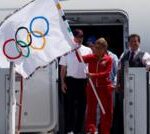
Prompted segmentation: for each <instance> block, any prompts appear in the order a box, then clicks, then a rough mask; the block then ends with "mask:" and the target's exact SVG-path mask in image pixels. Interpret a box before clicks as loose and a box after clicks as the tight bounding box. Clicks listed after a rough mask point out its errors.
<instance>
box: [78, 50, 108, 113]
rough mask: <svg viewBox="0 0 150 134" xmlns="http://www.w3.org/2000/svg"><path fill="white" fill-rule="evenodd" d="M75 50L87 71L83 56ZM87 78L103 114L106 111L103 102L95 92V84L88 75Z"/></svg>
mask: <svg viewBox="0 0 150 134" xmlns="http://www.w3.org/2000/svg"><path fill="white" fill-rule="evenodd" d="M76 52H77V53H78V55H79V57H80V59H81V62H82V63H83V64H84V66H85V67H84V68H85V72H86V73H88V70H87V67H86V65H85V62H84V60H83V58H82V56H81V54H80V52H79V51H78V50H76ZM88 80H89V83H90V85H91V87H92V90H93V92H94V95H95V97H96V99H97V101H98V104H99V106H100V109H101V110H102V113H103V114H105V113H106V112H105V109H104V107H103V104H102V102H101V100H100V97H99V96H98V94H97V91H96V88H95V86H94V83H93V81H92V79H91V78H90V77H88Z"/></svg>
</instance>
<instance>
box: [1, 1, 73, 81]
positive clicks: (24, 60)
mask: <svg viewBox="0 0 150 134" xmlns="http://www.w3.org/2000/svg"><path fill="white" fill-rule="evenodd" d="M0 46H1V51H0V67H4V66H5V65H6V63H7V61H13V62H14V63H15V70H16V71H17V72H18V73H19V74H21V75H22V76H23V77H24V78H27V77H29V76H30V75H31V74H32V73H33V72H34V71H35V70H36V69H37V68H38V67H41V66H45V65H47V64H49V63H50V62H52V61H53V60H54V59H56V58H57V57H59V56H62V55H63V54H65V53H67V52H69V51H71V50H72V49H74V45H73V36H72V32H71V30H70V29H69V26H68V24H67V22H66V19H65V16H64V14H63V11H62V9H61V6H60V4H59V1H58V0H33V1H31V2H30V3H29V4H27V5H25V6H24V7H22V8H21V9H19V10H17V11H15V12H14V13H13V14H11V15H10V16H9V17H7V18H6V19H5V20H4V21H3V22H2V23H1V24H0Z"/></svg>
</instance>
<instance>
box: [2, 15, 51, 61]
mask: <svg viewBox="0 0 150 134" xmlns="http://www.w3.org/2000/svg"><path fill="white" fill-rule="evenodd" d="M37 19H40V20H44V21H45V22H46V25H47V29H46V31H45V32H44V33H43V32H41V31H40V30H39V29H37V30H33V29H32V27H33V23H34V21H35V20H37ZM29 29H30V30H28V28H27V27H24V26H21V27H19V28H18V29H17V30H16V32H15V39H13V38H11V39H8V40H6V41H5V42H4V44H3V53H4V55H5V56H6V57H7V58H8V59H10V60H15V59H18V58H20V57H21V56H23V57H26V58H27V57H29V56H30V47H31V48H32V49H36V50H42V49H44V48H45V46H46V38H45V36H46V35H47V34H48V32H49V21H48V20H47V19H46V18H45V17H43V16H37V17H34V18H33V19H32V20H31V22H30V25H29ZM21 30H25V31H26V33H27V34H26V35H27V37H26V38H25V40H22V39H20V38H19V34H20V31H21ZM32 36H34V37H36V38H42V42H43V43H42V44H41V46H40V47H37V46H36V45H35V44H34V43H33V42H32V41H33V38H32ZM21 37H23V38H24V33H23V36H21ZM9 42H14V45H15V49H16V50H17V52H18V54H17V56H10V55H9V54H8V53H7V52H6V46H7V45H8V44H9ZM23 49H26V50H25V51H23Z"/></svg>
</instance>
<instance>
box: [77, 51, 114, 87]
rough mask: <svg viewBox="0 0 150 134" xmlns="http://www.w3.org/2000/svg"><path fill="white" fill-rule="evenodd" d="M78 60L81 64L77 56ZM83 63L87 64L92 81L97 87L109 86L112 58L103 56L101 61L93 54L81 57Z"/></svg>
mask: <svg viewBox="0 0 150 134" xmlns="http://www.w3.org/2000/svg"><path fill="white" fill-rule="evenodd" d="M77 58H78V60H79V61H80V62H81V60H80V58H79V55H78V54H77ZM82 58H83V60H84V62H85V63H89V66H88V67H89V73H92V74H93V75H92V80H93V82H94V84H96V86H97V87H99V86H107V85H110V84H111V80H110V73H111V68H112V58H111V57H110V56H109V55H107V54H105V55H104V56H103V58H102V59H101V60H99V59H98V57H97V56H96V55H95V54H89V55H85V56H82Z"/></svg>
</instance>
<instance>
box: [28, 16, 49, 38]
mask: <svg viewBox="0 0 150 134" xmlns="http://www.w3.org/2000/svg"><path fill="white" fill-rule="evenodd" d="M37 19H43V20H44V21H45V22H46V24H47V30H46V31H45V33H44V34H43V36H46V35H47V34H48V32H49V22H48V20H47V19H46V18H45V17H43V16H37V17H34V18H33V19H32V20H31V23H30V32H31V33H32V35H33V36H35V37H42V36H41V35H37V34H35V33H34V32H33V31H34V30H32V25H33V22H34V21H35V20H37Z"/></svg>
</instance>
